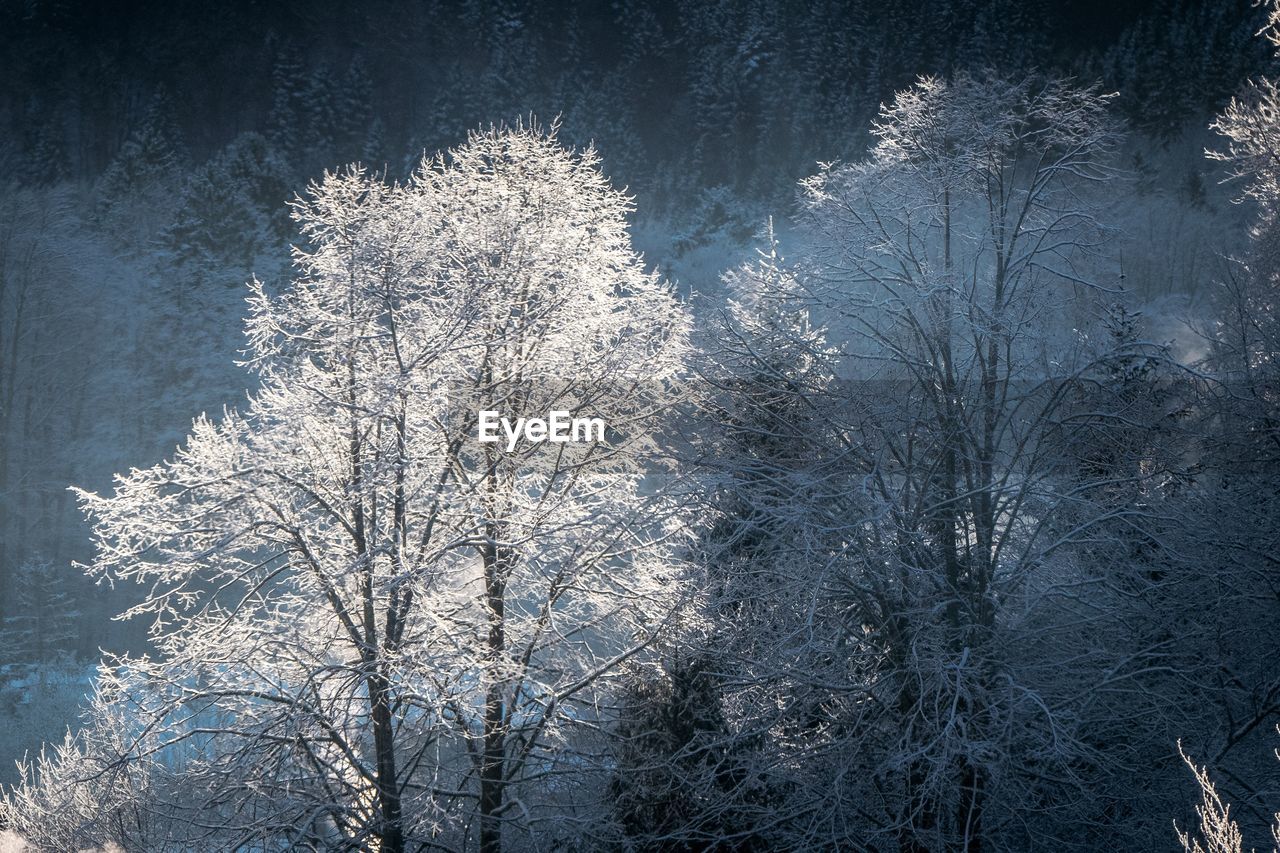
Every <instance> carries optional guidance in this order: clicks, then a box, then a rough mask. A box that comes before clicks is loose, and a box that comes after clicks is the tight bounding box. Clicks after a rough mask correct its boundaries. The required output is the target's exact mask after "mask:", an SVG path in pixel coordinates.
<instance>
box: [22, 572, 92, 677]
mask: <svg viewBox="0 0 1280 853" xmlns="http://www.w3.org/2000/svg"><path fill="white" fill-rule="evenodd" d="M70 570H71V569H70V567H69V566H68V567H66V568H65V569H63V570H59V569H57V568H55V566H54V565H53V563H52V562H50V561H49V560H46V559H43V558H40V557H33V558H31V559H29V560H27V561H26V562H25V563H23V564H22V565H21V566H19V567H18V570H17V572H15V573H14V578H13V586H14V589H15V595H14V599H15V604H16V607H15V608H14V611H13V615H11V616H10V617H9V618H8V619H7V620H6V621H5V631H4V634H3V637H4V645H5V657H6V658H7V659H10V660H15V661H18V662H20V663H28V664H37V665H38V664H46V663H51V662H53V661H55V660H57V658H58V657H59V656H60V655H65V654H68V653H69V652H70V650H71V647H72V644H73V643H74V641H75V640H76V638H77V636H78V631H77V628H76V620H77V618H78V617H79V616H80V611H79V609H78V608H77V606H76V603H75V601H74V599H73V598H72V597H71V594H70V593H69V592H68V591H67V583H66V578H65V577H64V576H63V572H67V571H70Z"/></svg>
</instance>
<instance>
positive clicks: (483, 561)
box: [81, 127, 689, 850]
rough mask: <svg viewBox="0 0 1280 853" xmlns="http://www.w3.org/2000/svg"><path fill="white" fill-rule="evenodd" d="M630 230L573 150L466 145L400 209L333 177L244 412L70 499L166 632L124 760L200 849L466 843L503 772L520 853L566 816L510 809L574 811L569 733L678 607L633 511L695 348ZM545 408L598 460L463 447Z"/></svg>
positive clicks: (316, 207) (254, 299)
mask: <svg viewBox="0 0 1280 853" xmlns="http://www.w3.org/2000/svg"><path fill="white" fill-rule="evenodd" d="M629 210H630V202H629V200H628V199H627V198H626V197H625V196H623V195H622V194H620V193H618V192H616V191H614V190H613V189H611V188H610V187H609V185H608V183H607V181H606V180H605V178H604V177H603V176H602V175H601V174H600V172H599V169H598V160H597V158H596V156H595V154H594V153H593V152H592V151H590V150H588V151H585V152H582V153H578V154H574V153H571V152H569V151H566V150H564V149H563V148H561V147H560V146H559V144H558V143H557V142H556V139H555V135H554V130H553V131H552V132H551V133H550V134H545V133H543V132H541V131H540V130H538V129H536V128H528V127H517V128H514V129H500V130H490V131H488V132H485V133H478V134H473V135H472V136H471V137H470V139H469V141H468V143H467V144H466V145H464V146H462V147H461V148H459V149H457V150H455V151H452V152H450V153H449V155H448V156H441V157H437V158H434V159H429V160H426V161H424V162H423V164H422V166H421V167H420V168H419V169H418V170H417V172H416V173H415V174H414V175H413V177H412V179H411V180H410V181H409V182H408V183H407V184H406V185H403V186H400V185H388V184H386V183H384V182H382V181H381V180H379V179H377V178H375V177H372V176H370V175H369V174H367V173H366V172H365V170H363V169H361V168H359V167H352V168H349V169H347V170H344V171H342V172H339V173H336V174H327V175H326V176H325V178H324V179H323V180H322V181H320V182H319V183H318V184H316V185H314V186H313V187H311V189H310V191H309V193H308V195H307V197H306V198H304V199H300V200H299V201H298V202H297V203H296V205H295V212H294V215H295V218H296V219H297V221H298V223H299V226H300V229H301V232H302V235H303V237H304V238H306V248H300V249H298V250H296V256H295V265H296V268H297V276H296V278H295V279H294V281H292V282H291V283H290V284H288V285H287V286H286V287H284V288H283V290H282V291H281V292H280V293H278V294H275V293H272V292H271V289H270V288H268V287H267V286H266V285H265V284H263V283H260V282H254V283H253V286H252V295H251V298H250V317H249V320H248V329H247V334H248V340H249V347H248V351H247V356H246V363H247V364H248V365H249V366H250V367H251V368H252V369H253V370H254V371H255V372H256V373H257V374H258V376H259V378H260V382H261V390H260V391H259V392H258V393H257V394H255V395H254V396H253V398H252V399H251V401H250V403H249V405H248V406H247V408H246V410H245V411H244V413H243V414H238V413H234V412H228V413H226V414H224V416H223V417H222V418H220V419H218V420H216V421H215V420H212V419H209V418H205V417H202V418H201V419H199V420H198V421H197V422H196V423H195V426H194V428H193V431H192V434H191V436H190V438H189V440H188V441H187V443H186V444H185V445H184V446H183V447H182V448H180V449H179V450H178V451H177V453H176V455H175V456H174V458H173V460H172V461H170V462H166V463H164V464H161V465H158V466H156V467H154V468H150V469H147V470H134V471H132V472H130V473H129V474H128V475H125V476H122V477H120V478H119V479H118V481H117V484H116V490H115V494H114V495H111V496H97V495H93V494H88V493H81V500H82V502H83V504H84V507H85V509H86V511H87V512H88V514H89V515H90V517H91V518H92V519H93V523H94V538H95V541H96V542H97V545H98V556H97V558H96V559H95V561H94V563H93V565H92V567H91V571H92V572H93V573H94V574H95V575H97V576H99V577H103V578H108V579H111V580H112V581H118V580H123V581H136V582H139V583H143V584H147V585H148V586H149V589H150V592H149V594H148V595H147V597H146V600H145V601H144V602H143V603H141V604H140V605H138V606H137V607H135V608H134V609H133V610H132V611H131V612H130V614H129V615H133V616H139V615H150V616H152V617H153V618H154V620H155V622H154V630H153V636H154V639H155V643H156V646H157V648H158V651H159V656H158V658H157V659H155V660H150V659H142V660H125V661H122V662H121V663H120V668H121V669H120V672H121V676H120V680H119V685H120V688H121V689H120V691H119V693H120V695H119V696H118V697H117V698H116V699H115V700H114V701H116V702H127V703H129V704H131V705H132V706H133V707H132V708H131V713H130V718H131V719H133V720H136V723H137V726H138V727H139V732H140V733H141V732H143V731H144V730H145V737H144V736H142V735H141V734H140V736H139V737H138V739H137V741H136V742H130V743H127V744H125V745H124V748H123V750H122V752H123V756H122V757H125V758H128V759H129V760H130V761H132V762H134V763H137V762H139V761H141V762H153V763H154V762H159V763H160V764H164V763H165V762H169V763H170V764H172V765H173V771H174V772H173V777H174V782H173V785H174V792H173V801H174V805H173V806H172V812H173V816H174V817H179V818H181V817H183V816H184V814H185V816H186V817H187V818H189V820H188V825H189V827H190V831H191V833H192V835H193V837H194V838H199V837H201V834H202V833H204V834H205V835H206V836H207V837H206V839H205V840H206V843H214V839H215V838H216V839H217V842H216V843H217V845H218V846H221V845H222V844H227V845H231V844H232V843H233V842H234V843H249V842H251V841H254V840H255V839H256V840H258V841H266V842H268V843H280V842H282V841H289V842H290V843H295V844H322V845H324V844H328V845H332V844H338V843H351V844H356V845H361V844H372V843H375V839H376V843H379V844H381V845H382V849H384V850H386V849H397V847H398V845H400V844H404V843H406V842H409V841H414V840H417V841H431V840H434V841H435V842H436V843H442V844H446V845H450V846H456V845H459V844H462V843H464V839H465V838H466V837H467V836H468V834H469V833H474V832H475V827H474V825H473V823H474V822H473V821H472V817H473V816H474V815H475V813H476V811H477V808H476V805H475V799H476V797H477V792H476V777H477V775H478V774H481V773H482V772H483V767H484V765H485V763H486V762H489V764H490V765H492V764H493V763H494V762H500V767H499V769H498V771H497V772H499V773H500V774H501V779H502V782H501V787H502V789H503V790H502V796H503V797H504V800H505V802H506V803H508V804H511V803H514V807H512V808H510V809H509V810H507V811H504V812H503V813H502V814H501V815H496V814H489V815H488V816H487V818H488V819H490V820H498V819H501V820H507V821H511V822H514V823H516V824H518V825H519V827H520V831H521V832H529V833H538V832H542V831H549V830H548V829H547V828H546V827H541V826H540V824H539V813H538V810H539V806H538V805H537V804H535V800H542V801H546V800H548V799H551V798H550V797H548V796H546V795H545V794H544V795H543V796H541V797H537V798H534V799H532V800H531V799H526V798H524V794H523V791H524V788H523V787H522V786H526V785H534V784H538V783H539V780H542V783H543V784H544V787H545V786H550V788H549V790H554V791H555V792H556V796H561V797H563V796H568V791H569V789H571V788H572V787H573V786H574V785H575V784H586V778H585V776H584V773H583V771H584V770H586V769H587V764H586V763H584V761H585V760H575V759H573V758H571V757H569V756H568V755H567V754H566V753H564V752H562V750H563V749H564V748H565V747H566V745H567V743H568V734H567V731H568V729H569V728H570V727H572V726H573V725H574V724H575V723H576V722H578V721H582V722H587V723H590V722H591V721H592V720H593V718H594V716H595V712H594V711H593V707H594V706H595V704H596V702H597V698H598V691H599V690H600V689H601V684H602V682H603V681H604V679H605V678H606V677H607V676H609V675H610V674H611V673H612V672H613V671H614V669H615V668H616V664H617V663H618V662H619V661H621V660H624V659H626V658H627V657H629V656H630V655H633V654H635V653H636V652H637V651H638V650H640V649H643V647H644V646H645V645H646V644H647V643H648V642H650V640H651V639H652V637H653V635H654V633H655V632H657V631H659V630H661V628H662V625H663V620H664V618H665V617H666V615H667V614H668V613H669V612H670V611H671V609H672V606H673V595H674V594H675V587H674V585H668V584H667V580H668V579H669V576H670V574H671V572H670V568H669V567H670V565H671V561H670V560H669V555H668V551H669V547H668V542H669V540H670V539H671V537H672V536H674V535H676V534H677V532H678V531H677V528H676V525H675V524H674V523H673V522H670V521H669V518H668V516H666V515H664V511H663V509H662V505H661V502H660V500H659V499H657V498H653V497H649V496H647V495H648V492H646V493H644V494H642V493H641V491H640V489H639V484H640V480H641V478H642V477H643V476H645V475H646V473H647V472H649V471H650V470H651V469H652V463H653V458H652V457H653V450H654V442H653V436H654V435H655V432H656V430H657V429H658V428H659V426H660V419H661V418H662V416H663V414H664V412H665V411H666V409H667V408H668V406H669V405H670V403H671V401H672V399H673V396H672V395H673V393H674V392H675V390H676V389H677V388H678V384H679V381H680V376H681V374H682V371H683V365H684V360H685V354H686V350H687V346H688V344H687V335H688V322H689V321H688V317H687V315H686V313H685V309H684V308H683V307H682V306H681V305H680V304H679V303H678V301H677V300H676V299H675V298H674V296H673V295H672V293H671V291H670V289H669V288H668V287H667V286H666V285H665V284H664V283H663V282H661V281H660V280H659V279H658V278H657V277H656V276H654V275H652V274H649V273H647V272H645V271H644V269H643V267H642V264H641V262H640V259H639V258H638V257H637V256H636V254H635V253H634V252H633V251H632V250H631V248H630V241H629V237H628V233H627V228H626V217H627V214H628V212H629ZM553 407H554V408H558V409H568V410H571V411H574V412H575V413H580V414H586V415H591V416H596V417H602V418H604V419H605V421H606V422H607V423H608V424H609V425H610V427H611V430H612V431H611V434H610V440H609V441H608V442H607V443H604V444H570V445H564V444H560V445H537V446H533V447H526V448H521V449H519V450H517V452H516V453H514V454H506V453H503V452H502V451H501V450H499V449H498V448H497V446H495V445H491V444H485V445H482V444H479V443H477V442H476V441H475V418H476V412H477V411H478V410H479V409H486V408H488V409H497V410H499V411H501V412H503V413H504V414H508V415H510V416H511V417H513V418H514V417H516V416H526V415H527V416H538V415H543V416H545V413H546V412H547V411H548V410H549V409H551V408H553ZM552 447H553V448H554V450H551V449H548V448H552ZM379 713H381V714H382V719H381V720H380V719H379ZM494 743H500V748H499V749H498V750H497V753H498V754H495V753H494ZM486 746H488V749H489V751H488V753H486ZM566 767H569V768H570V769H571V770H572V772H573V778H570V779H566V780H561V781H559V782H556V781H554V780H553V779H552V778H551V777H552V775H553V774H555V773H557V772H558V771H560V770H563V769H564V768H566ZM504 808H505V806H504ZM187 809H191V810H192V811H190V812H186V810H187ZM492 811H493V809H492V808H490V812H492ZM213 813H217V815H218V817H217V819H216V820H212V819H210V817H211V815H212V814H213ZM201 815H203V817H201ZM482 822H483V818H482ZM392 824H398V825H392ZM202 827H209V829H207V830H205V829H203V828H202ZM506 831H507V832H509V833H510V832H514V831H515V830H512V829H507V830H506ZM525 843H532V842H531V840H530V839H529V838H528V837H526V841H525ZM538 843H540V844H541V843H545V842H538Z"/></svg>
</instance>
